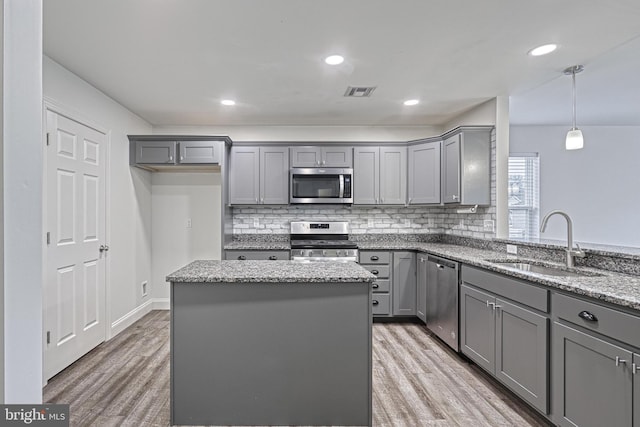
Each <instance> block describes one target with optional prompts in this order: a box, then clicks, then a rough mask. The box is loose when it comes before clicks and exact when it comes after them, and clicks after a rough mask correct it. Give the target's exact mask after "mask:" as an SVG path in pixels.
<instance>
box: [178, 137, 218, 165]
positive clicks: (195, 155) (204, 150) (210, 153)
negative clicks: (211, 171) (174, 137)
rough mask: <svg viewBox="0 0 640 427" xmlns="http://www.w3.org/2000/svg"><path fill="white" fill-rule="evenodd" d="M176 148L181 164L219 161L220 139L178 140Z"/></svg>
mask: <svg viewBox="0 0 640 427" xmlns="http://www.w3.org/2000/svg"><path fill="white" fill-rule="evenodd" d="M178 149H179V151H180V156H179V158H178V162H179V163H181V164H201V163H220V158H221V151H222V145H221V144H220V141H180V142H179V143H178Z"/></svg>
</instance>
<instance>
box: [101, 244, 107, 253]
mask: <svg viewBox="0 0 640 427" xmlns="http://www.w3.org/2000/svg"><path fill="white" fill-rule="evenodd" d="M99 249H100V252H107V251H108V250H109V246H108V245H100V248H99Z"/></svg>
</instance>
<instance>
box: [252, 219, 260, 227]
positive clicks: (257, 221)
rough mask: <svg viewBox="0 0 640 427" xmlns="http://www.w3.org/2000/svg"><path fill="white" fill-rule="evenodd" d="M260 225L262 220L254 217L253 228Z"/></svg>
mask: <svg viewBox="0 0 640 427" xmlns="http://www.w3.org/2000/svg"><path fill="white" fill-rule="evenodd" d="M258 227H260V220H258V218H253V228H258Z"/></svg>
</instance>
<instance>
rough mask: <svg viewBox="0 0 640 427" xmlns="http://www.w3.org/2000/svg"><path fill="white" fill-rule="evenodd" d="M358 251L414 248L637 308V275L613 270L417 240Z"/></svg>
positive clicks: (365, 246)
mask: <svg viewBox="0 0 640 427" xmlns="http://www.w3.org/2000/svg"><path fill="white" fill-rule="evenodd" d="M358 247H359V249H360V250H414V251H421V252H428V253H429V254H432V255H436V256H441V257H443V258H447V259H450V260H453V261H459V262H462V263H464V264H467V265H472V266H476V267H481V268H484V269H487V270H491V271H495V272H497V273H502V274H507V275H509V276H512V277H516V278H520V279H524V280H528V281H530V282H533V283H538V284H541V285H545V286H548V287H550V288H556V289H562V290H564V291H568V292H572V293H574V294H578V295H585V296H588V297H591V298H596V299H599V300H602V301H606V302H609V303H612V304H616V305H620V306H623V307H628V308H632V309H635V310H640V276H632V275H628V274H622V273H616V272H611V271H607V270H601V269H595V268H587V267H577V268H570V269H567V268H566V267H565V266H564V264H563V263H557V262H548V261H544V262H541V261H538V260H532V259H526V258H521V257H518V256H515V255H508V254H506V253H505V252H497V251H491V250H487V249H477V248H470V247H467V246H459V245H451V244H443V243H420V242H411V243H407V242H402V241H401V240H398V241H388V242H381V243H375V242H369V243H365V244H359V245H358ZM496 261H504V262H527V261H528V262H531V263H538V264H542V265H550V266H554V267H558V268H560V269H564V270H569V271H573V272H578V273H582V274H584V275H582V276H579V277H567V276H548V275H543V274H539V273H532V272H527V271H521V270H517V269H515V268H510V267H506V266H504V265H500V264H496Z"/></svg>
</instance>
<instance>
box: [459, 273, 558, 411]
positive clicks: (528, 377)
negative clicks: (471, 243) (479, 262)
mask: <svg viewBox="0 0 640 427" xmlns="http://www.w3.org/2000/svg"><path fill="white" fill-rule="evenodd" d="M465 273H466V274H465ZM462 280H463V284H462V285H461V286H460V349H461V351H462V352H463V353H464V354H465V355H466V356H467V357H469V358H470V359H471V360H473V361H474V362H476V363H477V364H478V366H480V367H482V368H483V369H484V370H486V371H487V372H489V373H490V374H492V375H494V376H495V377H496V378H497V379H498V380H500V381H501V382H502V383H503V384H505V385H506V386H508V387H509V388H510V389H511V390H513V391H514V392H515V393H516V394H518V395H519V396H521V397H522V398H523V399H525V400H526V401H528V402H529V403H530V404H532V405H533V406H534V407H536V408H537V409H538V410H540V411H541V412H542V413H544V414H548V413H549V383H548V377H549V363H548V357H549V356H548V351H549V318H548V316H547V315H546V314H545V313H544V310H542V311H543V312H542V313H538V312H537V311H536V310H534V309H533V308H530V307H532V306H536V305H538V302H539V300H542V299H544V298H547V299H548V291H547V290H544V289H541V288H537V287H534V286H533V285H527V284H526V282H522V281H519V280H511V279H509V278H507V277H506V276H502V275H498V274H494V273H491V272H485V271H483V270H479V269H474V268H470V267H466V266H463V268H462ZM484 285H486V286H487V287H488V288H490V289H491V290H487V289H479V288H477V287H476V286H484ZM527 287H529V288H531V289H533V291H532V290H531V289H528V288H527ZM500 289H504V291H505V293H509V292H514V294H513V295H518V294H520V295H522V300H521V301H513V300H508V299H506V298H504V297H503V296H502V295H500V293H499V292H500ZM494 292H498V293H494ZM528 293H531V298H527V296H528V295H527V294H528ZM513 295H509V296H510V297H512V296H513ZM545 295H547V296H546V297H545ZM520 302H522V303H520ZM530 304H531V305H530ZM543 307H544V305H543V306H541V307H540V308H543Z"/></svg>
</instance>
